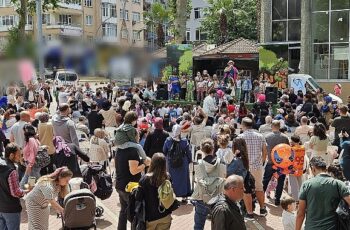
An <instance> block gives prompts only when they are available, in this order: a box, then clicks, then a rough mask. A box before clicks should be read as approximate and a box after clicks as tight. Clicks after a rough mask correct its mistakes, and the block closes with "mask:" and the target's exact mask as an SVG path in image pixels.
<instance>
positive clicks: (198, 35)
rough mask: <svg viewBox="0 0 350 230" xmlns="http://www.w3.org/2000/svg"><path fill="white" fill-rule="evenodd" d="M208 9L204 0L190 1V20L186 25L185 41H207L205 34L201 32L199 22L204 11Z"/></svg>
mask: <svg viewBox="0 0 350 230" xmlns="http://www.w3.org/2000/svg"><path fill="white" fill-rule="evenodd" d="M208 7H209V4H208V2H207V1H206V0H192V10H191V14H190V18H189V19H188V20H187V23H186V41H188V42H204V41H206V40H207V34H206V33H204V32H202V31H201V29H200V27H201V22H202V20H203V19H204V18H205V9H206V8H208Z"/></svg>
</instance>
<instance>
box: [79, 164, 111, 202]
mask: <svg viewBox="0 0 350 230" xmlns="http://www.w3.org/2000/svg"><path fill="white" fill-rule="evenodd" d="M80 169H81V173H82V176H83V180H84V182H85V183H87V184H88V185H90V187H93V188H95V189H94V191H93V193H94V195H95V196H96V197H98V198H100V199H101V200H106V199H108V198H109V197H110V196H111V195H112V193H113V182H112V176H111V175H109V174H107V172H106V170H105V169H104V167H103V165H94V164H89V165H82V166H81V168H80Z"/></svg>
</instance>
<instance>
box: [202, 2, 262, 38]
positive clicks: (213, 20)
mask: <svg viewBox="0 0 350 230" xmlns="http://www.w3.org/2000/svg"><path fill="white" fill-rule="evenodd" d="M208 3H209V4H210V5H211V6H210V7H209V8H208V9H207V10H206V12H205V13H206V15H207V16H206V17H205V18H204V20H203V21H202V25H201V31H203V32H206V33H207V34H208V41H209V42H210V43H215V44H222V43H223V42H227V41H232V40H234V39H236V38H239V37H244V38H247V39H252V40H256V39H257V13H256V12H257V11H256V7H257V5H256V3H257V0H208ZM225 28H226V29H225Z"/></svg>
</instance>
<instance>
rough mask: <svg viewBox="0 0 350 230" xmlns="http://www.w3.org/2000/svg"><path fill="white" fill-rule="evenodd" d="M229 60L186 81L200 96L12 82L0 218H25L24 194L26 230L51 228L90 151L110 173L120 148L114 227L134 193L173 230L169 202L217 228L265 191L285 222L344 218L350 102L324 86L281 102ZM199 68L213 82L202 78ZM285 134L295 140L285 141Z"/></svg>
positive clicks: (4, 223)
mask: <svg viewBox="0 0 350 230" xmlns="http://www.w3.org/2000/svg"><path fill="white" fill-rule="evenodd" d="M229 64H230V65H229V66H231V67H230V68H228V69H227V72H228V75H227V76H226V75H225V77H224V79H222V81H219V80H218V77H217V76H213V77H210V76H209V75H208V72H207V71H203V75H201V73H198V74H197V76H196V78H195V82H196V83H193V82H192V83H191V85H192V86H191V87H193V88H191V90H188V88H187V90H184V89H185V87H183V88H182V87H180V89H179V93H181V97H184V98H187V99H188V100H189V101H191V100H194V98H196V100H197V103H196V105H191V104H188V105H183V106H181V105H179V104H175V105H173V104H170V103H169V104H168V102H167V101H163V102H161V103H160V104H156V103H155V102H154V98H155V95H156V92H153V90H152V86H151V87H131V88H130V89H128V90H123V89H120V88H119V87H118V86H117V85H115V84H114V83H110V84H108V85H107V86H104V87H99V86H96V89H93V88H92V87H91V86H90V85H89V84H88V83H86V84H85V85H83V86H79V87H74V86H67V87H60V88H58V89H56V88H55V89H51V88H50V87H53V86H52V85H50V83H49V82H44V81H42V80H39V81H38V82H36V83H33V84H30V85H28V86H27V88H26V91H25V93H24V94H23V93H22V92H21V91H20V90H19V88H18V87H17V86H16V84H11V85H10V86H9V87H8V89H7V92H6V95H4V97H6V101H7V102H6V104H3V105H2V109H1V110H2V111H1V124H2V125H1V130H0V152H1V153H2V157H1V158H0V185H1V186H0V229H8V230H12V229H19V228H20V223H21V221H20V218H21V211H22V207H21V202H20V199H21V198H23V197H24V198H25V206H26V207H25V208H26V210H27V213H28V227H29V229H35V230H37V229H49V228H50V226H49V213H50V209H49V206H51V207H52V208H54V209H55V210H56V211H57V212H58V213H60V214H62V215H64V212H65V210H64V207H62V206H61V204H60V203H59V202H58V200H60V199H63V198H64V197H65V196H66V195H67V193H68V192H69V191H68V184H69V180H70V179H71V178H74V177H81V176H82V172H81V169H80V165H81V164H85V163H86V162H95V163H97V164H101V165H103V166H104V168H105V170H106V172H107V173H112V171H108V170H107V167H106V166H107V165H108V164H109V163H108V162H109V161H111V160H112V161H113V159H114V164H115V169H114V170H113V171H114V172H115V188H116V191H117V193H118V195H119V203H120V212H119V214H116V216H118V218H119V221H118V230H124V229H127V222H128V220H129V221H130V216H128V214H129V213H130V207H132V205H131V202H132V201H133V202H135V200H136V202H141V204H143V208H144V209H143V210H144V215H136V214H135V217H132V218H133V219H135V218H136V219H137V221H136V222H137V223H138V224H142V225H143V226H144V228H146V229H169V228H170V226H171V222H172V217H171V216H172V212H173V211H174V210H176V209H177V208H178V207H179V205H181V204H189V203H190V204H193V205H194V207H195V213H194V229H196V230H199V229H204V226H205V222H206V220H207V219H210V220H211V227H212V229H213V230H221V229H246V225H245V220H254V219H255V218H256V215H259V216H263V217H266V216H267V215H268V209H267V208H266V203H267V202H266V199H270V201H273V202H274V204H275V205H276V206H281V207H282V209H280V212H281V214H282V221H283V225H284V229H288V230H289V229H293V230H294V229H296V230H299V229H302V228H303V227H304V228H305V229H337V226H338V217H337V214H336V212H335V211H336V209H337V206H338V204H339V203H340V202H341V201H342V200H344V201H345V202H346V203H347V204H350V190H349V185H348V184H347V183H345V182H346V181H349V180H350V147H349V146H350V139H349V134H350V115H349V112H348V111H349V105H346V104H336V103H333V101H332V98H331V97H330V96H328V95H327V94H326V93H324V92H322V90H320V91H317V92H307V93H306V94H305V95H304V94H303V93H302V92H297V94H295V92H294V89H285V90H283V91H282V92H281V97H280V99H279V102H278V109H277V111H276V112H274V111H273V109H272V106H271V103H268V102H266V96H265V94H264V90H263V89H262V88H259V87H262V86H263V85H264V82H258V81H257V83H254V82H253V83H252V82H251V80H250V79H249V78H248V77H242V79H244V80H243V81H242V84H241V83H239V84H238V83H237V82H240V81H241V80H240V79H241V78H240V76H239V75H238V74H237V71H236V68H235V67H234V66H233V64H234V63H233V64H232V63H229ZM203 79H206V81H208V82H212V84H211V86H212V87H210V88H208V84H207V85H206V86H203V87H202V85H201V84H200V83H202V82H203V81H204V80H203ZM220 82H223V83H222V84H221V83H220ZM230 84H232V87H231V88H230ZM222 85H225V86H228V87H227V89H223V88H220V87H221V86H222ZM238 85H239V86H238ZM255 86H256V87H258V88H259V89H257V90H255V89H254V87H255ZM187 87H188V82H187ZM237 88H238V89H239V90H237ZM181 90H182V91H181ZM232 91H233V92H234V93H232ZM170 92H171V90H170ZM189 92H190V93H193V95H189V94H188V93H189ZM52 93H53V94H54V96H52ZM251 96H252V97H251ZM54 98H55V99H54ZM55 101H56V102H57V110H56V107H55V105H54V104H55V103H53V102H55ZM250 101H252V102H253V106H252V107H249V108H248V106H246V102H250ZM349 103H350V101H349ZM54 107H55V108H54ZM54 111H57V112H54ZM110 130H112V131H110ZM83 136H84V138H87V139H88V142H89V144H88V147H87V148H86V146H85V145H84V146H82V142H81V140H82V139H83ZM281 145H283V146H288V147H289V148H290V149H291V150H290V151H289V152H288V153H285V151H284V152H279V148H280V146H281ZM113 146H114V147H116V148H115V150H112V147H113ZM285 148H287V147H285ZM43 152H44V153H43ZM296 152H298V154H299V155H298V157H294V155H293V154H294V153H296ZM45 153H47V155H48V156H49V162H48V163H47V164H45V165H44V167H42V166H43V164H42V161H43V158H42V156H44V155H45ZM288 154H289V155H288ZM276 162H277V163H276ZM288 162H289V163H288ZM282 165H287V166H286V167H284V166H282ZM135 184H136V185H135ZM131 187H135V188H134V189H135V191H138V194H139V195H137V196H135V197H133V194H134V192H133V190H132V189H131ZM169 194H171V195H169ZM173 194H174V196H175V197H177V199H179V201H178V200H176V199H173V198H172V197H173ZM271 195H274V198H273V199H272V198H271V197H270V196H271ZM132 197H133V198H132ZM256 207H259V210H258V212H255V209H256ZM131 211H132V212H135V210H131ZM138 211H140V210H138ZM140 216H141V217H140ZM142 216H143V218H142ZM133 223H135V221H133ZM138 226H140V225H138ZM348 227H349V226H348Z"/></svg>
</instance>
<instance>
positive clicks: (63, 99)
mask: <svg viewBox="0 0 350 230" xmlns="http://www.w3.org/2000/svg"><path fill="white" fill-rule="evenodd" d="M69 95H70V93H66V92H59V94H58V103H59V104H62V103H67V102H68V96H69Z"/></svg>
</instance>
